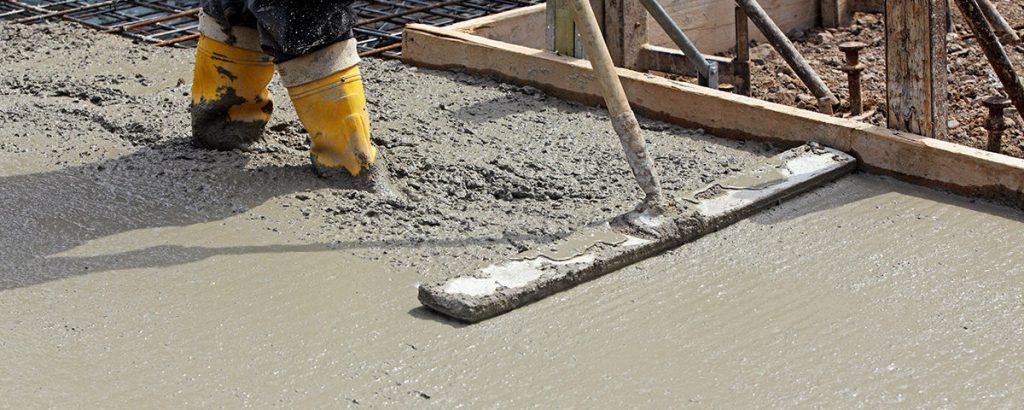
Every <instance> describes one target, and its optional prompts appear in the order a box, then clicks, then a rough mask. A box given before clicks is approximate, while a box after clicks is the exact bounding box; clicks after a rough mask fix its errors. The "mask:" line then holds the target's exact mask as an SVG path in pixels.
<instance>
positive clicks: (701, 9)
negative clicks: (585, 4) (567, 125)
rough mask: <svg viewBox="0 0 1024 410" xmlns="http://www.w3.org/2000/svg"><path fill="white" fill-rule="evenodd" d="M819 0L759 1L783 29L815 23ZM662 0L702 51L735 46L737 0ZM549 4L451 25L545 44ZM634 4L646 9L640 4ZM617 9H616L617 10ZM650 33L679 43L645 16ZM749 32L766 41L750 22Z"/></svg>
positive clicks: (653, 39)
mask: <svg viewBox="0 0 1024 410" xmlns="http://www.w3.org/2000/svg"><path fill="white" fill-rule="evenodd" d="M819 1H820V0H760V3H761V5H762V6H763V7H764V8H765V10H766V11H767V12H768V14H769V15H771V16H772V18H773V19H775V23H776V24H778V25H779V27H780V28H781V29H782V31H784V32H787V33H789V32H793V31H796V30H805V29H807V28H809V27H813V26H816V25H817V24H818V18H819V13H818V10H819V6H818V2H819ZM661 3H662V5H663V6H664V7H665V9H666V10H668V12H669V15H671V16H672V18H673V19H674V20H675V21H676V24H678V25H679V27H680V28H682V29H683V31H684V32H686V35H687V36H689V37H690V39H691V40H693V42H694V43H696V44H697V47H698V48H699V49H700V50H701V52H702V53H704V54H714V53H718V52H724V51H728V50H730V49H732V48H733V47H735V46H736V39H735V37H736V35H735V29H734V27H735V18H734V9H735V4H734V3H733V2H732V1H728V0H699V1H692V0H667V1H666V0H663V1H662V2H661ZM545 7H546V6H545V5H544V4H538V5H535V6H529V7H524V8H521V9H516V10H513V11H509V12H506V13H500V14H495V15H492V16H488V17H481V18H479V19H474V20H469V21H465V22H462V23H458V24H455V25H453V26H449V27H451V28H457V29H467V28H472V29H471V30H469V32H472V33H474V34H477V35H479V36H482V37H487V38H490V39H492V40H500V41H505V42H509V43H513V44H519V45H524V46H528V47H532V48H544V42H545V38H544V33H545V24H546V21H545V17H544V12H545ZM636 7H637V8H639V9H640V10H642V9H643V8H642V7H640V5H639V4H636ZM613 11H614V10H613ZM647 20H648V21H647V27H646V31H647V33H646V36H647V42H649V43H650V44H653V45H656V46H661V47H668V48H676V46H675V44H673V43H672V40H671V39H669V38H668V34H665V31H664V30H662V29H661V27H659V26H658V23H656V22H655V21H654V18H653V17H650V16H647ZM749 30H750V34H751V38H752V39H754V40H757V41H759V42H761V43H763V42H764V41H765V39H764V37H763V36H762V35H761V32H759V31H757V28H756V27H754V26H753V25H752V24H751V25H750V26H749Z"/></svg>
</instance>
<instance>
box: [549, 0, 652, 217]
mask: <svg viewBox="0 0 1024 410" xmlns="http://www.w3.org/2000/svg"><path fill="white" fill-rule="evenodd" d="M569 5H570V9H571V10H572V15H573V20H574V21H575V22H576V30H578V31H579V33H580V37H581V39H582V40H583V49H584V51H586V53H587V59H589V60H590V65H591V66H593V68H594V74H596V75H597V79H598V81H599V82H600V83H601V89H602V90H604V101H605V105H607V106H608V113H609V114H610V116H611V118H612V126H613V127H614V128H615V133H616V134H618V135H619V142H620V143H622V149H623V150H624V151H625V152H626V161H627V162H629V167H630V168H631V169H632V170H633V176H634V177H636V180H637V183H638V184H640V188H641V189H643V190H644V193H645V194H646V195H647V197H646V198H645V199H644V203H643V204H641V206H644V205H648V206H661V204H662V201H663V200H664V197H663V195H662V192H661V184H660V183H659V182H658V176H657V174H656V173H655V172H654V161H652V160H651V157H650V155H649V154H648V153H647V143H646V141H644V137H643V135H642V134H641V133H640V124H639V123H638V122H637V121H636V116H635V115H634V114H633V110H632V109H631V108H630V107H629V100H628V99H626V91H625V90H623V89H622V83H621V82H619V75H618V73H617V72H616V71H615V64H614V63H613V62H612V56H611V54H609V53H608V45H606V44H605V43H604V36H603V35H601V29H600V28H599V27H598V25H597V17H595V16H594V10H593V9H592V8H590V0H569Z"/></svg>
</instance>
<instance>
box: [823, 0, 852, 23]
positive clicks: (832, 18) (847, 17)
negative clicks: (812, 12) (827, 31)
mask: <svg viewBox="0 0 1024 410" xmlns="http://www.w3.org/2000/svg"><path fill="white" fill-rule="evenodd" d="M850 1H851V0H820V3H819V4H820V7H821V26H822V27H828V28H834V27H845V26H848V25H850V21H851V20H852V17H853V11H852V10H851V8H850Z"/></svg>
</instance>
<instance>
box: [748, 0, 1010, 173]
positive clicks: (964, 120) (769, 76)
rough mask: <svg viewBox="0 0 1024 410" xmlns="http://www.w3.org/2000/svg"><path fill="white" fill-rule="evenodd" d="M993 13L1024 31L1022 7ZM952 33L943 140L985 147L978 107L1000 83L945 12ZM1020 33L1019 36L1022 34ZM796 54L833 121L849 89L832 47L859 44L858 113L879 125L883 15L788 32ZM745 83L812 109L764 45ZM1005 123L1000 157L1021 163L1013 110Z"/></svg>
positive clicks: (766, 96)
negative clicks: (813, 74) (832, 110)
mask: <svg viewBox="0 0 1024 410" xmlns="http://www.w3.org/2000/svg"><path fill="white" fill-rule="evenodd" d="M993 3H995V4H996V7H997V8H998V9H999V10H1000V12H1001V13H1002V14H1003V15H1004V17H1006V19H1007V21H1009V23H1010V25H1011V26H1013V27H1022V26H1024V2H1022V1H1020V0H1014V1H994V2H993ZM952 10H953V24H954V28H955V30H954V33H951V34H950V35H949V36H947V40H948V43H947V51H948V53H949V89H948V99H949V121H948V125H949V136H950V141H953V142H956V143H958V144H963V145H967V146H971V147H974V148H979V149H985V146H986V143H987V140H988V133H987V132H986V131H985V129H984V121H985V118H986V116H987V115H988V110H987V109H986V108H984V107H983V106H982V105H981V101H982V100H984V99H985V98H987V97H990V96H992V95H996V94H997V93H1001V89H1002V85H1001V84H1000V82H999V79H998V78H997V77H996V76H995V73H994V72H993V71H992V69H991V68H990V66H989V63H988V60H987V59H985V56H984V53H983V52H982V51H981V48H980V47H979V46H978V44H977V41H975V40H974V39H973V38H972V36H971V30H970V27H969V26H967V24H966V23H965V22H964V21H963V19H962V16H961V15H960V13H959V10H957V9H956V7H955V6H952ZM1021 34H1024V32H1022V33H1021ZM791 37H792V38H793V39H794V44H795V45H796V47H797V49H798V50H799V51H800V53H801V54H803V56H804V58H805V59H806V60H808V61H809V62H810V63H811V65H812V66H813V67H814V69H815V70H816V71H817V72H818V74H819V75H820V76H821V77H822V80H824V81H825V83H826V84H827V85H828V87H829V88H830V89H831V90H832V92H833V93H835V94H836V96H837V97H838V98H840V100H841V105H842V107H841V109H840V110H839V111H838V112H839V114H840V115H842V114H848V113H849V101H848V100H847V96H849V90H848V87H847V79H846V78H847V76H846V73H845V72H843V71H842V70H841V68H842V66H844V65H845V56H844V54H843V53H842V52H841V51H839V49H838V45H839V44H840V43H843V42H845V41H853V40H856V41H861V42H864V43H866V44H868V48H866V49H864V50H862V51H861V62H862V63H863V64H865V65H867V69H866V70H865V71H864V73H863V74H862V75H863V77H862V80H861V81H862V90H863V91H862V93H863V94H862V95H863V97H862V98H863V100H864V110H865V112H867V111H870V110H875V113H874V114H873V115H871V116H869V117H868V118H867V119H866V121H867V122H870V123H872V124H875V125H880V126H885V124H886V119H885V111H886V110H885V106H884V104H885V22H884V16H883V15H882V14H870V13H857V14H856V15H855V16H854V19H853V24H852V25H851V26H849V27H843V28H837V29H821V28H814V29H811V30H808V31H806V32H797V33H791ZM1007 52H1008V54H1009V55H1010V59H1011V60H1012V61H1013V63H1014V66H1015V67H1016V68H1017V70H1022V69H1024V46H1019V45H1018V46H1013V47H1007ZM751 60H752V67H751V81H752V83H753V85H752V95H753V96H754V97H757V98H760V99H763V100H767V101H772V102H777V103H781V104H786V105H790V106H794V107H800V108H805V109H809V110H816V108H815V102H814V98H812V97H811V93H810V91H809V90H807V88H806V87H804V85H803V84H802V83H801V82H800V80H799V79H798V78H797V77H796V75H794V74H793V71H792V70H790V69H789V67H788V66H787V65H786V64H785V62H784V61H783V60H782V59H781V58H780V57H779V55H778V54H777V53H775V52H774V50H772V49H771V46H770V45H768V44H761V45H758V46H756V47H753V48H752V50H751ZM1007 118H1008V119H1010V120H1012V121H1013V123H1011V124H1010V128H1009V129H1008V130H1007V131H1006V133H1005V134H1004V136H1003V152H1004V153H1005V154H1007V155H1012V156H1015V157H1024V132H1022V130H1024V128H1022V127H1021V124H1022V122H1021V117H1020V116H1019V115H1018V114H1017V113H1016V110H1013V109H1008V110H1007Z"/></svg>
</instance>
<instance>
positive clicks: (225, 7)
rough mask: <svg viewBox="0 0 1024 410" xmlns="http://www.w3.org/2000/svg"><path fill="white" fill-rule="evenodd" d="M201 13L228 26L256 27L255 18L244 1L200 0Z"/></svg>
mask: <svg viewBox="0 0 1024 410" xmlns="http://www.w3.org/2000/svg"><path fill="white" fill-rule="evenodd" d="M199 5H200V6H202V8H203V13H206V14H207V15H209V16H210V17H213V18H214V19H216V20H217V21H219V22H221V23H224V24H228V25H229V26H244V27H253V28H255V27H256V16H253V15H252V13H250V12H249V8H248V7H247V5H246V1H245V0H200V1H199Z"/></svg>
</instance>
